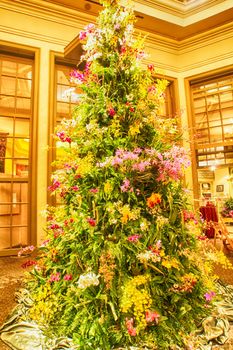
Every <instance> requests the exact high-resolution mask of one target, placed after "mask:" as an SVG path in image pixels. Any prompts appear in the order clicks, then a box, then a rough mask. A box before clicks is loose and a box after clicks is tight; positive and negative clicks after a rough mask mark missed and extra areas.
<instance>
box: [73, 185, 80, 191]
mask: <svg viewBox="0 0 233 350" xmlns="http://www.w3.org/2000/svg"><path fill="white" fill-rule="evenodd" d="M71 190H73V191H78V190H79V187H78V186H72V187H71Z"/></svg>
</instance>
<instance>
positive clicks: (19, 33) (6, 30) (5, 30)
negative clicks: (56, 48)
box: [0, 25, 69, 47]
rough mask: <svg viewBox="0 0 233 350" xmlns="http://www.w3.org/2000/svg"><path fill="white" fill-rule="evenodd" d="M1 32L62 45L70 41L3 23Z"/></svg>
mask: <svg viewBox="0 0 233 350" xmlns="http://www.w3.org/2000/svg"><path fill="white" fill-rule="evenodd" d="M0 32H2V33H6V34H11V35H14V36H20V37H24V38H28V39H33V40H38V41H43V42H47V43H52V44H56V45H61V46H62V47H64V46H66V45H67V44H68V43H69V41H68V40H63V39H59V38H55V37H52V36H49V35H42V34H38V33H34V32H29V31H24V30H20V29H15V28H12V27H7V26H2V25H0Z"/></svg>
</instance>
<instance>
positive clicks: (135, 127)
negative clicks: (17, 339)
mask: <svg viewBox="0 0 233 350" xmlns="http://www.w3.org/2000/svg"><path fill="white" fill-rule="evenodd" d="M140 126H141V124H140V123H134V124H133V125H131V126H130V128H129V134H130V135H132V136H133V135H135V134H139V133H140Z"/></svg>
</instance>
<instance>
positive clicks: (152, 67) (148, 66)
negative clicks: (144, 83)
mask: <svg viewBox="0 0 233 350" xmlns="http://www.w3.org/2000/svg"><path fill="white" fill-rule="evenodd" d="M147 68H148V70H149V71H150V72H153V71H154V69H155V67H154V65H153V64H148V65H147Z"/></svg>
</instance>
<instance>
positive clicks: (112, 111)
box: [108, 108, 116, 117]
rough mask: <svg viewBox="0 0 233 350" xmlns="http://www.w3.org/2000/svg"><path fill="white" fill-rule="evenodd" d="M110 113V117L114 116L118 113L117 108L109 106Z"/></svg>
mask: <svg viewBox="0 0 233 350" xmlns="http://www.w3.org/2000/svg"><path fill="white" fill-rule="evenodd" d="M108 114H109V115H110V117H113V116H114V115H115V114H116V111H115V109H114V108H109V110H108Z"/></svg>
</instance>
